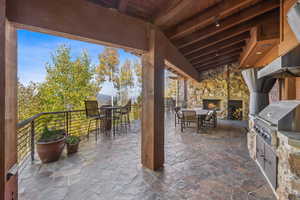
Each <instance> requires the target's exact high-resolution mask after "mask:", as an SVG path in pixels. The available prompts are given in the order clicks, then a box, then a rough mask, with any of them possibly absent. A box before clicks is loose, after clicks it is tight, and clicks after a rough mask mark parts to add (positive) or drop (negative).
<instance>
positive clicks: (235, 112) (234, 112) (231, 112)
mask: <svg viewBox="0 0 300 200" xmlns="http://www.w3.org/2000/svg"><path fill="white" fill-rule="evenodd" d="M228 119H230V120H242V119H243V101H241V100H229V101H228Z"/></svg>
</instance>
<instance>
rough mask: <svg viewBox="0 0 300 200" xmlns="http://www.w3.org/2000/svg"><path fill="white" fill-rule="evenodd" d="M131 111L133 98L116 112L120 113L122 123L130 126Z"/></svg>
mask: <svg viewBox="0 0 300 200" xmlns="http://www.w3.org/2000/svg"><path fill="white" fill-rule="evenodd" d="M130 112H131V99H130V100H129V101H128V102H127V104H126V105H125V106H123V107H122V108H121V109H120V110H119V111H117V112H116V113H117V114H119V118H120V119H119V120H120V122H121V125H125V126H127V125H128V126H129V127H130V116H129V115H130Z"/></svg>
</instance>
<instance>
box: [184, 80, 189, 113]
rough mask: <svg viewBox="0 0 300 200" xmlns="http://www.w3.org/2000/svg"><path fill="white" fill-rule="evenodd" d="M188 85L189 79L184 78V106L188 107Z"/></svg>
mask: <svg viewBox="0 0 300 200" xmlns="http://www.w3.org/2000/svg"><path fill="white" fill-rule="evenodd" d="M187 90H188V86H187V79H184V80H183V102H184V103H183V107H184V108H187V106H188V97H187V95H188V94H187V93H188V91H187Z"/></svg>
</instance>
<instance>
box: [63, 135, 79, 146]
mask: <svg viewBox="0 0 300 200" xmlns="http://www.w3.org/2000/svg"><path fill="white" fill-rule="evenodd" d="M65 142H66V143H67V144H78V143H79V142H80V138H79V137H78V136H75V135H69V136H68V137H67V138H66V141H65Z"/></svg>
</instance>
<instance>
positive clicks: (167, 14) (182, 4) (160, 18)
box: [154, 0, 194, 26]
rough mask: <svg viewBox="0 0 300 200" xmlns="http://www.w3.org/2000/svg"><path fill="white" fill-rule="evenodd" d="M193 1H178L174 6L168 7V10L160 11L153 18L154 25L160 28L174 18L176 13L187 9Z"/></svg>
mask: <svg viewBox="0 0 300 200" xmlns="http://www.w3.org/2000/svg"><path fill="white" fill-rule="evenodd" d="M193 1H194V0H183V1H179V3H177V4H176V5H172V4H170V5H169V8H166V9H162V11H161V12H160V13H159V14H158V15H157V17H155V19H154V24H155V25H158V26H161V25H163V24H165V23H166V22H168V21H169V20H170V19H172V18H173V17H175V16H176V15H177V14H178V13H180V12H181V11H182V10H184V9H185V8H186V7H188V6H189V5H190V4H191V3H193Z"/></svg>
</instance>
